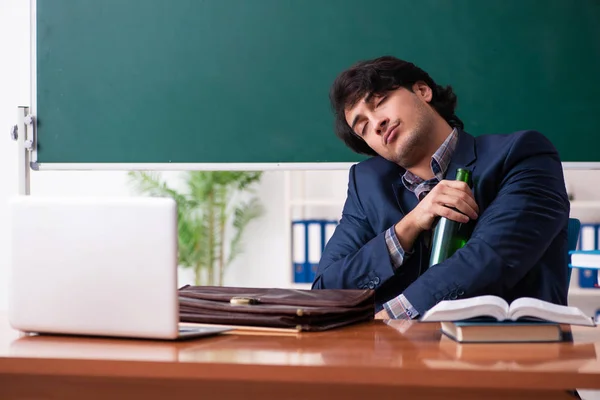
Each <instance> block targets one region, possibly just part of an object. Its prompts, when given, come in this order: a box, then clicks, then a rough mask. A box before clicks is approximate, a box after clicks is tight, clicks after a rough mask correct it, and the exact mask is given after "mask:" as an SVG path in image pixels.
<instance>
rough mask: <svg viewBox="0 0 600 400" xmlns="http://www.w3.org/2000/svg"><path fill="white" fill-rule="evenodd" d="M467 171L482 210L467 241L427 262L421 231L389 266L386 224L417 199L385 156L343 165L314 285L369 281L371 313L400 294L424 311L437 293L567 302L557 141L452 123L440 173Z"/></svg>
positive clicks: (565, 212)
mask: <svg viewBox="0 0 600 400" xmlns="http://www.w3.org/2000/svg"><path fill="white" fill-rule="evenodd" d="M459 167H465V168H469V169H470V170H472V171H473V193H474V197H475V201H476V202H477V205H478V206H479V218H478V219H477V220H475V227H474V230H473V233H472V235H471V238H470V239H469V241H468V243H467V244H466V245H465V246H464V247H463V248H462V249H460V250H458V251H457V252H456V253H455V254H454V255H453V256H452V257H450V258H449V259H447V260H446V261H444V262H442V263H440V264H438V265H436V266H434V267H432V268H429V269H428V268H427V267H428V262H429V250H428V249H427V247H426V246H425V245H424V243H423V237H422V235H421V236H419V237H418V238H417V240H416V241H415V244H414V246H413V250H414V253H413V255H412V256H410V257H409V258H407V259H405V260H404V264H403V265H402V266H400V267H399V268H398V269H397V271H394V269H393V267H392V263H391V260H390V256H389V251H388V248H387V246H386V242H385V231H386V230H387V229H388V228H390V227H391V226H393V225H394V224H396V223H397V222H398V221H399V220H400V219H401V218H402V217H403V216H404V215H406V214H407V213H409V212H410V211H411V210H412V209H413V208H414V207H415V206H416V205H417V198H416V197H415V195H414V193H412V192H410V191H409V190H407V189H406V188H405V187H404V185H403V184H402V181H401V177H402V174H404V172H405V170H404V169H403V168H401V167H399V166H398V165H396V164H395V163H392V162H390V161H387V160H386V159H384V158H382V157H374V158H370V159H368V160H365V161H363V162H360V163H358V164H356V165H353V166H352V167H351V168H350V174H349V183H348V195H347V199H346V202H345V205H344V209H343V214H342V218H341V220H340V224H339V225H338V227H337V229H336V230H335V233H334V234H333V236H332V237H331V239H330V240H329V242H328V243H327V246H326V248H325V250H324V252H323V255H322V257H321V261H320V263H319V267H318V271H317V275H316V278H315V281H314V282H313V288H314V289H357V288H372V289H375V291H376V292H375V293H376V295H375V299H376V300H375V302H376V311H379V310H381V308H382V305H383V303H385V302H387V301H388V300H390V299H391V298H393V297H396V296H398V295H399V294H400V293H404V295H405V296H406V298H407V299H408V300H409V301H410V303H411V304H412V305H413V307H414V308H415V309H416V310H417V311H418V312H419V314H421V315H422V314H423V313H424V312H425V311H426V310H428V309H429V308H431V307H432V306H434V305H435V304H436V303H438V302H439V301H441V300H444V299H456V298H465V297H473V296H479V295H484V294H492V295H497V296H500V297H502V298H504V299H505V300H507V301H508V302H511V301H512V300H514V299H516V298H519V297H523V296H530V297H535V298H539V299H542V300H546V301H550V302H553V303H557V304H567V289H568V276H567V271H568V269H567V268H568V267H567V264H566V259H567V256H566V254H567V225H568V218H569V209H570V206H569V200H568V197H567V193H566V189H565V184H564V177H563V171H562V166H561V163H560V159H559V156H558V153H557V152H556V149H555V148H554V146H553V145H552V144H551V143H550V141H549V140H547V139H546V138H545V137H544V136H543V135H542V134H540V133H538V132H535V131H520V132H515V133H512V134H509V135H484V136H478V137H473V136H471V135H469V134H467V133H466V132H464V131H459V139H458V143H457V145H456V149H455V152H454V155H453V157H452V161H451V163H450V165H449V167H448V170H447V174H446V179H454V178H455V175H456V169H457V168H459Z"/></svg>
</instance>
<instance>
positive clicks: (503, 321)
mask: <svg viewBox="0 0 600 400" xmlns="http://www.w3.org/2000/svg"><path fill="white" fill-rule="evenodd" d="M420 321H421V322H440V324H441V330H442V333H444V334H445V335H446V336H448V337H449V338H451V339H453V340H455V341H457V342H461V343H466V342H485V343H490V342H498V343H502V342H525V343H531V342H561V341H569V340H571V336H570V329H563V327H562V325H569V326H570V325H583V326H596V322H595V321H594V319H593V318H592V317H590V316H587V315H586V314H584V313H583V312H582V311H581V310H580V309H578V308H576V307H568V306H561V305H558V304H553V303H549V302H546V301H543V300H539V299H534V298H530V297H522V298H520V299H517V300H515V301H513V302H512V303H511V304H508V303H507V302H506V301H505V300H504V299H502V298H500V297H497V296H478V297H472V298H468V299H460V300H445V301H441V302H440V303H438V304H437V305H435V306H434V307H432V308H431V309H430V310H429V311H427V312H426V313H425V314H424V315H423V317H422V318H421V319H420Z"/></svg>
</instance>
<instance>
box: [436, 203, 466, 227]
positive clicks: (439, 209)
mask: <svg viewBox="0 0 600 400" xmlns="http://www.w3.org/2000/svg"><path fill="white" fill-rule="evenodd" d="M435 213H436V214H437V215H439V216H440V217H446V218H448V219H450V220H452V221H456V222H460V223H463V224H466V223H467V222H469V217H467V216H466V215H465V214H461V213H459V212H458V211H455V210H453V209H451V208H450V207H446V206H443V205H441V204H436V209H435Z"/></svg>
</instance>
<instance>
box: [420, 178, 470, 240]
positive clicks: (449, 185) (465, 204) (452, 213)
mask: <svg viewBox="0 0 600 400" xmlns="http://www.w3.org/2000/svg"><path fill="white" fill-rule="evenodd" d="M452 208H455V209H456V210H458V211H460V212H458V211H456V210H453V209H452ZM461 213H462V214H461ZM478 213H479V207H478V206H477V203H475V198H474V197H473V192H472V191H471V188H470V187H469V185H467V184H466V183H465V182H460V181H448V180H443V181H440V183H438V184H437V185H436V186H435V187H434V188H433V189H432V190H431V192H429V194H428V195H427V196H425V198H424V199H423V200H422V201H421V202H420V203H419V204H418V205H417V206H416V207H415V208H414V210H412V211H411V214H413V216H412V217H413V222H414V223H415V225H416V226H417V227H418V228H419V229H420V230H421V231H426V230H429V229H431V228H432V226H433V223H434V222H435V220H436V218H437V217H446V218H448V219H450V220H453V221H456V222H461V223H467V222H469V218H470V219H477V217H478Z"/></svg>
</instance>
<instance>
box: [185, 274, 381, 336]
mask: <svg viewBox="0 0 600 400" xmlns="http://www.w3.org/2000/svg"><path fill="white" fill-rule="evenodd" d="M374 295H375V292H374V291H373V290H368V289H367V290H341V289H320V290H299V289H267V288H243V287H227V286H190V285H186V286H183V287H181V288H180V289H179V316H180V321H181V322H196V323H207V324H224V325H243V326H253V327H254V326H255V327H272V328H292V329H294V330H297V331H324V330H327V329H333V328H338V327H341V326H345V325H350V324H354V323H357V322H362V321H369V320H372V319H373V316H374V312H375V305H374Z"/></svg>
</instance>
